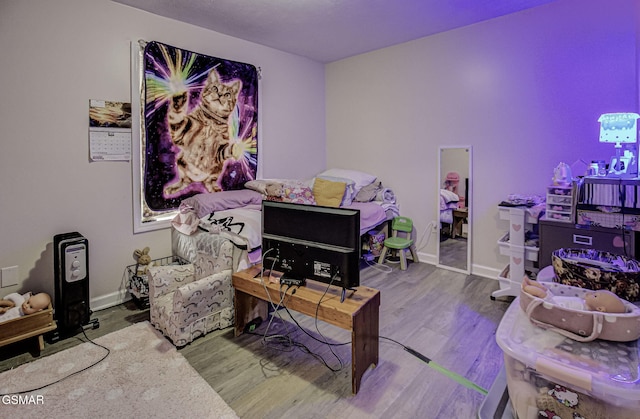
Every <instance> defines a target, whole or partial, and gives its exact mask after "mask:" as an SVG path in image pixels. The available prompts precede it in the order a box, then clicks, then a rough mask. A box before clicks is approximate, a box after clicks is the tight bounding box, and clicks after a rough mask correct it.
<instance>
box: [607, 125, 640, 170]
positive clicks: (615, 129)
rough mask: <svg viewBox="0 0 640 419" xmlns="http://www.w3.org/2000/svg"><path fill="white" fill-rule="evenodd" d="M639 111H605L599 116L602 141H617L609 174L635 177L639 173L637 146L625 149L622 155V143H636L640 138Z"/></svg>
mask: <svg viewBox="0 0 640 419" xmlns="http://www.w3.org/2000/svg"><path fill="white" fill-rule="evenodd" d="M638 118H640V115H638V114H637V113H605V114H602V115H601V116H600V118H598V122H600V142H601V143H615V145H616V146H615V150H616V155H615V157H612V158H611V164H610V165H609V175H613V176H623V177H635V176H636V175H637V174H638V166H637V164H638V161H637V159H638V155H637V148H636V147H631V150H625V151H624V155H623V156H621V155H620V151H621V150H622V144H635V143H636V141H637V139H638Z"/></svg>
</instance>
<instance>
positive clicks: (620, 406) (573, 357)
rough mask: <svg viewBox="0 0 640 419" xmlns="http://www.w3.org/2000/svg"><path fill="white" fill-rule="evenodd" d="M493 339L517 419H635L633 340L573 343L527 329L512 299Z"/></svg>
mask: <svg viewBox="0 0 640 419" xmlns="http://www.w3.org/2000/svg"><path fill="white" fill-rule="evenodd" d="M496 341H497V343H498V345H499V346H500V348H502V350H503V352H504V360H505V371H506V375H507V388H508V390H509V399H510V401H511V405H512V408H513V410H514V412H516V414H517V416H518V418H520V419H528V418H537V417H539V416H538V415H540V416H541V417H544V416H545V415H546V416H547V417H550V418H551V417H554V416H553V414H555V415H556V416H557V417H560V418H563V419H564V418H566V419H573V418H574V416H573V415H574V414H577V415H582V417H585V418H602V419H604V418H616V419H636V418H638V417H639V416H638V412H639V411H640V377H639V375H640V374H639V371H638V366H639V362H638V359H639V354H638V342H637V341H634V342H627V343H620V342H609V341H604V340H595V341H592V342H586V343H582V342H577V341H574V340H571V339H569V338H565V337H564V336H562V335H560V334H558V333H555V332H552V331H547V330H544V329H541V328H539V327H537V326H534V325H532V324H531V323H530V322H529V320H528V319H527V317H526V315H525V314H524V313H523V311H522V309H521V308H520V301H519V298H516V299H515V300H514V301H513V303H512V304H511V306H510V307H509V308H508V310H507V311H506V313H505V315H504V317H503V319H502V321H501V322H500V325H499V326H498V331H497V333H496Z"/></svg>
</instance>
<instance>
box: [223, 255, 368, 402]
mask: <svg viewBox="0 0 640 419" xmlns="http://www.w3.org/2000/svg"><path fill="white" fill-rule="evenodd" d="M256 275H257V276H258V277H257V278H256ZM264 283H265V284H266V286H267V290H268V292H269V296H270V298H271V300H272V301H278V302H279V301H280V299H281V295H280V285H279V284H273V283H269V282H268V279H267V278H265V280H264ZM233 287H234V289H235V293H234V303H235V304H234V307H235V335H236V336H239V335H241V334H242V333H243V331H244V327H245V325H246V324H247V323H248V322H250V321H251V320H253V319H255V318H257V317H262V319H263V320H266V319H267V315H268V305H267V301H268V300H269V296H267V291H266V290H265V288H264V286H263V281H261V278H260V266H253V267H251V268H249V269H246V270H244V271H241V272H236V273H234V274H233ZM326 289H327V284H323V283H321V282H316V281H310V280H308V281H307V283H306V285H305V286H303V287H299V288H298V289H297V291H296V293H295V294H293V295H291V294H290V293H288V294H287V296H286V297H285V298H284V301H283V303H282V304H283V305H284V306H286V307H287V308H289V309H291V310H295V311H298V312H300V313H303V314H306V315H307V316H311V317H315V316H316V309H317V314H318V319H320V320H323V321H325V322H327V323H330V324H332V325H334V326H338V327H340V328H342V329H345V330H350V331H351V389H352V391H353V393H354V394H356V393H357V392H358V390H359V389H360V382H361V380H362V376H363V374H364V373H365V371H366V370H367V369H368V368H369V367H370V366H374V367H375V366H376V365H377V364H378V338H379V307H380V291H378V290H376V289H373V288H369V287H363V286H360V287H358V288H356V291H355V292H353V291H347V298H345V300H344V302H340V296H341V293H342V288H339V287H336V286H331V287H330V288H329V290H328V291H327V292H326V294H325V290H326ZM323 294H325V295H324V297H322V295H323ZM321 297H322V303H321V304H320V307H318V302H319V301H320V298H321Z"/></svg>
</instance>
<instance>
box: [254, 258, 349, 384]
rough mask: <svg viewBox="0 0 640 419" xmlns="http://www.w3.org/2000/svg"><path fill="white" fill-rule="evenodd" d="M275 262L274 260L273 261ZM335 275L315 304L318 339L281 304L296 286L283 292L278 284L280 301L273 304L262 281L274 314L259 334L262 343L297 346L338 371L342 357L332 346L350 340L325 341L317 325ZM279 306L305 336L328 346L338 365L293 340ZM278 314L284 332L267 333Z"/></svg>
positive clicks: (341, 366)
mask: <svg viewBox="0 0 640 419" xmlns="http://www.w3.org/2000/svg"><path fill="white" fill-rule="evenodd" d="M274 263H275V262H274ZM335 277H336V276H335V275H334V276H333V277H332V278H331V282H330V283H329V284H328V285H327V288H326V289H325V291H324V293H323V294H322V296H321V297H320V300H319V301H318V303H317V305H316V315H315V326H316V330H317V332H318V334H319V335H320V336H321V337H322V339H318V338H316V337H315V336H312V335H311V334H309V333H308V332H307V331H306V330H305V329H304V328H302V327H301V326H300V324H299V323H298V322H297V320H296V319H295V318H294V317H293V315H292V314H291V312H290V311H289V309H288V308H287V307H286V306H285V305H284V304H283V303H284V300H285V298H286V296H287V293H288V292H289V290H291V295H293V294H295V293H296V291H297V289H298V286H293V285H287V288H286V289H285V290H284V292H283V291H282V289H283V286H284V285H283V284H281V285H280V301H279V302H278V304H277V305H275V304H274V303H273V302H272V301H271V299H270V295H269V292H268V290H267V287H266V284H264V281H263V286H264V288H265V292H267V296H269V299H270V302H271V305H272V307H273V309H274V314H272V315H271V318H270V319H269V323H268V324H267V326H266V328H265V331H264V333H262V334H259V335H260V336H262V341H263V344H265V345H266V346H269V347H273V345H268V344H267V343H268V342H275V343H276V344H279V345H281V347H278V348H277V349H280V350H283V347H284V348H287V349H288V348H298V349H300V350H302V351H303V352H305V353H307V354H309V355H311V356H313V357H314V358H316V359H318V360H319V361H320V362H322V364H324V366H325V367H327V368H328V369H329V370H331V371H333V372H338V371H341V370H342V369H343V368H344V362H343V361H342V359H340V357H339V356H338V355H337V354H336V353H335V352H334V351H333V348H332V346H339V345H348V344H349V343H351V342H347V343H340V344H331V343H329V342H328V341H327V339H326V338H325V337H324V335H323V334H322V332H320V328H319V326H318V310H319V307H320V304H321V303H322V299H323V298H324V297H325V295H326V294H327V292H328V290H329V289H330V288H331V285H332V284H333V282H334V280H335ZM280 308H284V309H285V311H286V312H287V314H289V317H290V318H291V319H292V320H293V322H294V323H295V324H296V326H297V327H298V329H300V330H302V331H303V332H304V333H305V334H306V335H307V336H309V337H311V338H312V339H314V340H316V341H318V342H320V343H322V344H325V345H327V346H328V348H329V351H331V353H332V355H333V356H334V357H335V358H336V359H337V360H338V362H339V367H336V368H334V367H332V366H330V365H329V363H328V362H327V361H326V360H325V359H324V358H323V357H322V356H321V355H319V354H317V353H314V352H313V351H311V350H310V349H309V348H308V347H306V346H305V345H304V344H302V343H300V342H297V341H295V340H294V339H292V338H291V331H290V330H289V328H288V327H287V322H286V321H285V320H284V319H283V318H282V317H281V316H280ZM276 315H277V316H278V317H279V318H280V320H281V321H282V324H283V325H284V327H285V330H286V333H285V334H273V335H269V334H268V333H269V329H270V328H271V325H272V323H273V320H274V319H275V316H276ZM250 334H255V335H258V334H257V333H250Z"/></svg>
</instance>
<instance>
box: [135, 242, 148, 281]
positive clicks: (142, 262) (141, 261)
mask: <svg viewBox="0 0 640 419" xmlns="http://www.w3.org/2000/svg"><path fill="white" fill-rule="evenodd" d="M133 259H135V261H136V275H138V276H142V275H146V274H147V271H148V270H149V266H151V256H149V247H145V248H144V249H142V250H140V249H136V250H134V251H133Z"/></svg>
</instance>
